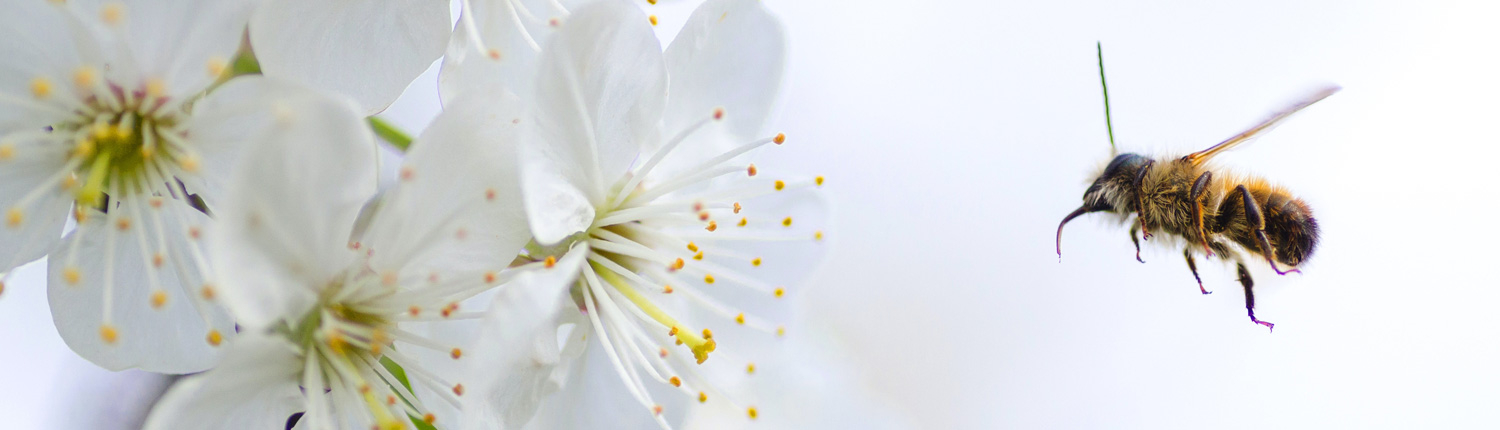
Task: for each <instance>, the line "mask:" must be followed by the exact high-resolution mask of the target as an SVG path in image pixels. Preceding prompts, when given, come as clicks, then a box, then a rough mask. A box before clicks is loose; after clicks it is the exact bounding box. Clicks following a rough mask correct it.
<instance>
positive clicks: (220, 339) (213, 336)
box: [208, 330, 224, 346]
mask: <svg viewBox="0 0 1500 430" xmlns="http://www.w3.org/2000/svg"><path fill="white" fill-rule="evenodd" d="M220 343H224V335H222V334H219V331H218V330H209V331H208V344H209V345H211V346H219V344H220Z"/></svg>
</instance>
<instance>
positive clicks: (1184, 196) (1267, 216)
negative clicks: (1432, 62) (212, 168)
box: [1057, 49, 1339, 329]
mask: <svg viewBox="0 0 1500 430" xmlns="http://www.w3.org/2000/svg"><path fill="white" fill-rule="evenodd" d="M1099 79H1100V82H1101V84H1103V81H1104V60H1103V53H1102V49H1101V52H1100V61H1099ZM1338 90H1339V88H1338V87H1327V88H1323V89H1320V90H1318V91H1316V92H1314V93H1312V94H1310V95H1308V96H1306V97H1304V98H1303V99H1302V100H1301V101H1299V102H1297V103H1295V104H1293V105H1292V106H1291V107H1288V108H1287V109H1285V110H1282V111H1280V112H1278V113H1276V114H1274V115H1272V116H1271V117H1270V118H1269V119H1266V120H1265V121H1262V122H1261V123H1259V124H1256V125H1255V126H1254V127H1250V129H1248V130H1245V131H1244V132H1242V133H1239V134H1237V135H1234V136H1233V137H1230V138H1229V139H1227V140H1225V141H1223V142H1219V143H1218V144H1216V145H1214V146H1211V147H1209V148H1208V149H1204V150H1202V151H1198V152H1194V153H1191V154H1188V155H1186V156H1181V157H1176V156H1168V157H1147V156H1144V155H1140V154H1134V153H1125V154H1116V150H1115V149H1114V131H1113V126H1110V129H1111V131H1110V149H1111V150H1110V152H1111V155H1112V156H1113V159H1111V160H1110V162H1109V164H1108V165H1106V166H1105V167H1104V169H1103V170H1102V171H1100V172H1099V173H1098V175H1097V176H1096V179H1094V182H1093V184H1091V185H1089V187H1088V190H1086V191H1084V193H1083V205H1082V206H1080V207H1079V208H1078V209H1077V210H1074V211H1073V212H1072V213H1070V214H1068V216H1067V217H1064V218H1063V220H1062V223H1060V224H1058V225H1057V255H1058V257H1059V258H1061V257H1062V229H1063V226H1065V225H1067V224H1068V221H1072V220H1073V218H1077V217H1079V216H1082V215H1084V214H1088V213H1093V212H1108V213H1111V214H1114V215H1115V216H1116V217H1118V218H1119V220H1120V221H1121V222H1122V223H1123V222H1127V221H1128V222H1130V224H1131V226H1130V241H1131V242H1132V243H1133V244H1135V254H1136V256H1135V258H1136V260H1137V261H1141V262H1142V263H1144V262H1145V261H1143V260H1141V244H1140V239H1146V240H1150V238H1152V237H1153V236H1156V235H1161V236H1168V237H1175V238H1179V239H1181V240H1182V241H1183V242H1185V243H1186V247H1185V248H1184V249H1183V252H1182V256H1183V258H1184V259H1186V260H1187V266H1188V270H1189V271H1191V272H1192V273H1193V279H1195V280H1197V281H1198V291H1199V292H1200V293H1202V294H1209V291H1208V290H1207V289H1205V288H1203V280H1202V278H1199V277H1198V265H1197V262H1196V261H1195V259H1194V254H1196V253H1199V252H1201V253H1202V255H1204V256H1205V257H1206V258H1218V259H1221V260H1224V261H1232V262H1234V264H1235V266H1236V271H1237V272H1239V273H1238V275H1239V282H1240V285H1242V286H1243V287H1244V289H1245V310H1246V311H1247V312H1248V313H1249V315H1250V321H1253V322H1255V323H1256V324H1260V325H1263V326H1266V327H1267V328H1272V329H1274V327H1275V325H1274V324H1271V323H1269V322H1266V321H1261V320H1259V319H1257V318H1255V294H1254V292H1253V291H1252V288H1253V287H1254V285H1255V281H1254V280H1252V279H1251V278H1250V271H1249V270H1248V269H1246V267H1245V263H1246V258H1245V256H1244V254H1249V255H1250V256H1252V257H1256V258H1263V259H1265V261H1266V263H1267V264H1269V265H1270V266H1271V269H1272V270H1274V271H1276V274H1278V275H1285V274H1287V273H1293V272H1296V273H1301V272H1300V271H1299V270H1297V269H1296V267H1297V266H1298V265H1300V264H1302V263H1303V262H1305V261H1307V259H1308V258H1310V257H1312V254H1313V251H1314V250H1315V249H1316V248H1317V246H1318V222H1317V220H1316V219H1314V218H1313V213H1312V208H1310V207H1308V205H1307V203H1306V202H1304V201H1302V199H1299V198H1297V197H1296V196H1294V195H1292V193H1291V192H1290V191H1288V190H1286V189H1285V188H1282V187H1279V186H1276V185H1273V184H1272V183H1270V182H1269V181H1267V180H1265V179H1262V178H1260V177H1256V176H1251V175H1237V174H1233V173H1230V172H1228V171H1226V170H1223V169H1222V168H1220V167H1218V166H1215V165H1213V164H1212V163H1210V161H1212V159H1213V158H1214V157H1215V156H1217V155H1219V154H1222V153H1224V152H1225V151H1228V150H1230V149H1233V148H1235V147H1238V146H1241V145H1243V144H1245V143H1247V142H1250V141H1252V140H1254V139H1255V138H1256V137H1259V136H1261V135H1264V134H1265V133H1266V132H1268V131H1270V130H1271V129H1272V128H1275V127H1276V126H1277V125H1279V124H1281V123H1282V122H1283V121H1285V120H1286V119H1287V118H1288V117H1290V116H1292V114H1295V113H1297V111H1300V110H1302V109H1304V108H1306V107H1308V106H1311V105H1312V104H1313V103H1317V102H1318V101H1319V100H1323V99H1324V98H1326V97H1328V96H1330V95H1333V93H1335V92H1338ZM1104 94H1105V95H1104V97H1105V99H1104V100H1105V108H1104V109H1105V121H1106V123H1107V122H1108V121H1109V119H1108V118H1109V89H1108V87H1107V86H1105V90H1104ZM1132 215H1134V219H1133V220H1132V219H1131V216H1132ZM1137 232H1139V233H1141V238H1140V239H1138V238H1137V236H1136V234H1137ZM1283 268H1285V269H1283Z"/></svg>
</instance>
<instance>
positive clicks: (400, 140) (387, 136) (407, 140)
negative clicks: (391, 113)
mask: <svg viewBox="0 0 1500 430" xmlns="http://www.w3.org/2000/svg"><path fill="white" fill-rule="evenodd" d="M368 119H369V121H370V128H371V129H373V130H375V135H376V136H380V138H381V139H383V140H385V141H386V142H390V144H391V146H394V147H396V149H398V150H401V152H406V150H407V148H410V147H411V135H409V134H406V132H404V131H401V129H400V128H398V127H396V126H395V125H394V124H391V123H389V122H386V120H384V119H381V118H380V117H374V116H372V117H370V118H368Z"/></svg>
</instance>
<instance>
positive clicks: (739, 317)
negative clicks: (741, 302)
mask: <svg viewBox="0 0 1500 430" xmlns="http://www.w3.org/2000/svg"><path fill="white" fill-rule="evenodd" d="M734 323H735V324H739V325H745V313H744V312H741V313H740V314H739V315H735V316H734Z"/></svg>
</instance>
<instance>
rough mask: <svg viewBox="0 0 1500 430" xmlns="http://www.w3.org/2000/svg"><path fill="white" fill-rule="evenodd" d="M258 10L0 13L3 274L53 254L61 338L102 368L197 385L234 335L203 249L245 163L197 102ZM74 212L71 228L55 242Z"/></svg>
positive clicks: (52, 288)
mask: <svg viewBox="0 0 1500 430" xmlns="http://www.w3.org/2000/svg"><path fill="white" fill-rule="evenodd" d="M251 6H252V2H251V1H248V0H226V1H214V2H200V1H194V0H152V1H148V0H134V1H109V2H61V1H52V2H41V1H25V2H15V3H14V4H10V5H8V9H7V11H6V13H4V14H0V51H3V52H5V55H3V56H0V208H3V210H5V226H4V227H3V228H0V243H4V244H5V245H4V246H0V272H5V271H9V270H11V269H14V268H15V267H17V266H19V265H21V264H24V263H26V262H28V261H31V260H34V259H36V258H38V257H40V256H41V255H42V254H43V253H45V252H49V251H50V253H51V258H50V264H49V268H50V271H51V273H50V280H49V282H48V295H49V299H50V300H49V301H50V302H51V306H52V316H53V319H54V321H55V323H56V324H57V330H58V332H59V333H60V334H61V335H62V337H63V339H64V340H65V341H66V342H67V344H68V346H69V347H71V348H72V349H73V350H74V351H76V352H78V354H79V355H82V356H83V357H84V358H87V359H88V360H89V361H92V362H94V363H95V364H98V365H99V366H102V367H104V368H107V369H112V370H119V369H126V368H131V367H139V368H142V369H146V370H151V371H156V372H169V373H184V372H196V371H201V370H203V369H206V368H208V366H210V365H211V364H212V363H213V361H214V357H215V354H216V352H217V349H216V348H215V347H216V346H217V345H218V344H219V342H221V341H222V340H223V338H224V337H227V336H229V335H232V334H233V327H234V326H233V323H232V322H231V321H230V319H229V318H228V316H227V315H226V314H225V313H224V312H223V311H222V310H221V309H218V308H217V307H216V306H215V305H213V304H212V303H211V297H212V291H213V290H212V288H211V287H208V286H205V285H206V284H205V279H211V278H212V276H211V275H212V274H211V273H210V271H209V270H207V269H208V268H207V266H206V265H205V263H204V260H203V258H204V257H203V253H202V252H201V250H200V249H199V245H198V243H197V238H198V235H199V229H200V228H201V227H202V226H203V225H204V224H205V223H207V222H208V214H209V213H211V212H212V211H213V210H215V209H217V203H218V202H217V200H216V197H217V193H218V188H219V187H218V185H219V183H220V182H221V181H222V178H221V175H222V172H223V170H222V169H220V168H219V167H221V165H222V164H223V163H225V162H227V160H229V159H230V158H231V157H233V155H234V153H235V151H236V150H237V149H238V147H237V146H236V145H234V144H233V143H232V142H227V141H220V140H216V139H215V136H218V135H220V134H219V132H220V131H221V130H222V129H224V128H226V127H239V126H240V125H239V124H237V123H234V122H232V121H233V120H234V118H232V117H226V116H221V115H219V114H216V113H210V112H208V111H210V110H211V109H206V108H201V107H202V106H201V105H204V104H214V103H215V102H214V101H213V100H211V99H200V96H201V95H202V94H203V92H204V91H205V90H207V89H208V88H209V87H210V86H211V85H212V84H213V83H214V81H215V80H216V79H217V78H219V77H220V76H222V75H223V72H224V69H225V67H226V64H227V63H226V61H227V58H229V57H231V56H232V55H233V54H234V52H235V49H237V48H238V46H239V41H240V37H241V35H242V33H243V31H244V28H245V22H246V20H247V19H248V17H249V14H250V8H251ZM219 113H223V112H219ZM70 207H71V208H72V210H71V213H72V217H73V218H75V219H76V221H77V228H76V229H74V230H73V231H72V233H71V234H69V235H68V237H66V238H62V239H59V236H60V233H61V232H62V230H63V228H64V225H65V222H66V219H67V218H68V214H69V213H70V210H69V208H70ZM0 284H3V280H0Z"/></svg>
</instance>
